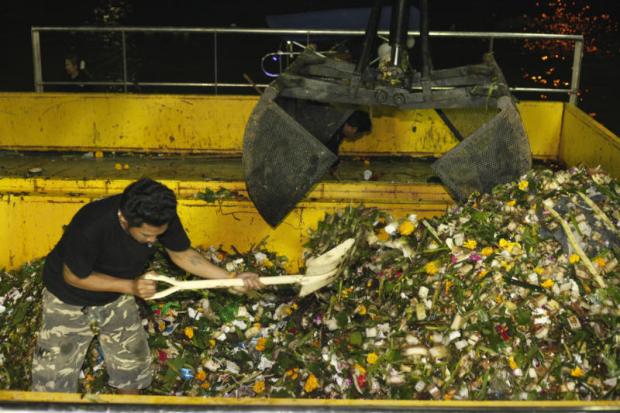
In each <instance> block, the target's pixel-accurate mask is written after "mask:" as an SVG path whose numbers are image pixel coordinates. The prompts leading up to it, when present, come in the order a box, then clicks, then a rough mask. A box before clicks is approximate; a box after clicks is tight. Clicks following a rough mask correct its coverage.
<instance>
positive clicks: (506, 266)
mask: <svg viewBox="0 0 620 413" xmlns="http://www.w3.org/2000/svg"><path fill="white" fill-rule="evenodd" d="M499 265H501V266H502V268H503V269H505V270H506V271H507V272H508V271H510V270H512V267H514V266H515V264H514V263H509V262H506V261H500V263H499Z"/></svg>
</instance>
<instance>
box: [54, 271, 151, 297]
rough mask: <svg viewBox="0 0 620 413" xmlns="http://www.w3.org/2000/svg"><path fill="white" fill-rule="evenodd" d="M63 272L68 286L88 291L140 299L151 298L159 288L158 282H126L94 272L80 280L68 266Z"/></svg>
mask: <svg viewBox="0 0 620 413" xmlns="http://www.w3.org/2000/svg"><path fill="white" fill-rule="evenodd" d="M62 272H63V278H64V280H65V282H66V283H67V284H69V285H71V286H73V287H76V288H81V289H82V290H88V291H99V292H111V293H121V294H132V295H135V296H138V297H140V298H149V297H150V296H152V295H153V294H155V291H156V287H157V282H155V281H152V280H144V279H141V278H138V279H135V280H126V279H123V278H117V277H113V276H111V275H107V274H102V273H99V272H92V273H91V274H90V275H89V276H88V277H86V278H80V277H78V276H77V275H75V274H74V273H73V272H72V271H71V270H70V269H69V267H67V266H66V265H63V271H62Z"/></svg>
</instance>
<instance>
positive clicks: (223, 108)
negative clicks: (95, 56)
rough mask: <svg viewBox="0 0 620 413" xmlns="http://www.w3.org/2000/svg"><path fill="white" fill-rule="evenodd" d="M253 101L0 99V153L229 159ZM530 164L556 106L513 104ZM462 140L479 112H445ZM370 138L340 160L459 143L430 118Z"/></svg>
mask: <svg viewBox="0 0 620 413" xmlns="http://www.w3.org/2000/svg"><path fill="white" fill-rule="evenodd" d="M256 102H257V97H254V96H208V95H205V96H200V95H199V96H196V95H191V96H190V95H134V94H131V95H126V94H54V93H45V94H37V93H0V149H28V150H76V151H95V150H103V151H129V152H131V151H141V152H142V151H150V152H182V153H224V154H226V153H228V154H230V153H234V154H239V153H240V152H241V151H242V147H243V133H244V129H245V124H246V122H247V120H248V118H249V116H250V114H251V111H252V109H253V108H254V106H255V104H256ZM519 109H520V111H521V114H522V117H523V120H524V124H525V128H526V131H527V132H528V135H529V137H530V141H531V146H532V152H533V154H534V156H536V157H540V158H546V159H553V158H555V157H556V156H557V148H558V142H559V133H560V129H561V120H562V104H561V103H554V102H522V103H520V104H519ZM445 112H446V115H447V116H448V118H450V119H451V121H452V123H454V124H455V126H456V128H457V130H459V132H460V133H461V134H462V135H463V136H464V137H467V136H468V135H469V134H470V133H472V132H473V131H474V130H475V129H476V128H477V127H479V126H480V125H481V124H482V122H483V119H485V118H487V117H488V113H489V111H487V110H485V109H476V110H471V109H470V110H466V109H460V110H458V109H450V110H446V111H445ZM372 121H373V131H372V133H371V134H370V135H368V136H365V137H363V138H362V139H360V140H358V141H357V142H346V143H344V144H343V146H342V153H343V154H364V155H369V154H370V155H395V154H396V155H406V156H438V155H441V154H442V153H445V152H446V151H448V150H450V149H451V148H452V147H454V146H455V145H457V144H458V140H457V139H456V137H455V136H454V134H453V133H452V132H451V131H450V129H449V128H448V126H446V124H445V123H444V121H443V120H442V119H441V118H440V117H439V116H438V115H437V113H436V112H435V111H434V110H402V111H397V110H394V109H389V108H374V109H373V110H372Z"/></svg>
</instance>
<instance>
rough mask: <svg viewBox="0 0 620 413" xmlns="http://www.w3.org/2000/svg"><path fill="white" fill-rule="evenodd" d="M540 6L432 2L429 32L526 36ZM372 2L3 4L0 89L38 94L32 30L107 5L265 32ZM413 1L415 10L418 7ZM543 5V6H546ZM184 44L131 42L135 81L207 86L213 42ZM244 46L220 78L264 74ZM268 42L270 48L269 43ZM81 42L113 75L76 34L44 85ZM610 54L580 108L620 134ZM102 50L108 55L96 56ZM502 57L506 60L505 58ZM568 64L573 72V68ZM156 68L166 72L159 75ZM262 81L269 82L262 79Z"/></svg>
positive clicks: (230, 47) (96, 16)
mask: <svg viewBox="0 0 620 413" xmlns="http://www.w3.org/2000/svg"><path fill="white" fill-rule="evenodd" d="M560 1H565V2H577V3H582V4H590V5H591V7H592V8H593V10H594V13H591V14H600V13H602V12H607V13H609V14H610V15H611V18H612V19H615V21H616V22H617V21H618V17H619V16H620V12H619V11H620V1H618V0H596V1H590V2H586V1H585V0H560ZM535 2H536V0H503V1H497V0H471V1H456V0H431V1H430V25H431V30H457V31H464V30H472V31H523V27H524V24H525V23H526V20H527V19H524V17H523V16H524V15H529V16H533V15H535V14H536V12H537V10H536V9H535V7H534V4H535ZM373 3H374V1H372V0H359V1H343V0H332V1H310V0H289V1H239V0H229V1H220V0H210V1H209V0H201V1H199V0H184V1H182V0H136V1H129V0H71V1H66V0H65V1H63V0H58V1H49V0H24V1H19V2H18V1H11V2H2V4H1V5H0V19H1V20H0V21H1V22H2V24H1V25H0V47H1V48H2V50H3V55H4V64H3V65H0V90H2V91H31V90H33V69H32V50H31V41H30V27H31V26H37V25H45V26H60V25H64V26H77V25H100V24H101V20H102V18H101V11H102V10H108V11H109V10H110V6H115V5H120V6H121V8H124V9H125V10H126V13H124V15H122V16H121V17H119V18H118V19H117V21H118V22H119V24H120V25H125V26H186V27H190V26H191V27H229V26H231V25H236V26H237V27H266V21H265V16H266V15H269V14H286V13H300V12H304V11H315V10H326V9H332V8H346V7H364V6H370V5H372V4H373ZM388 3H389V2H388ZM413 3H414V4H415V1H414V2H413ZM542 3H545V2H544V1H542ZM127 6H129V7H127ZM121 14H122V13H121ZM538 31H540V32H550V31H549V30H547V29H545V28H540V29H539V30H538ZM617 34H618V33H617V31H616V32H615V36H616V37H620V36H617ZM605 36H607V38H609V37H610V35H609V33H606V34H605ZM603 37H604V36H603ZM611 37H613V35H612V36H611ZM177 40H178V39H177ZM181 40H182V41H180V43H179V42H176V43H175V42H172V41H170V39H159V38H157V39H152V38H146V37H142V38H140V37H137V38H134V39H132V44H130V49H129V51H130V52H132V51H134V50H140V53H142V54H141V55H140V58H139V59H138V58H136V61H135V62H130V64H134V67H133V68H134V69H135V73H136V74H135V76H136V77H139V79H138V80H144V79H147V80H152V81H157V80H160V81H182V80H189V81H204V80H205V79H197V78H196V76H198V77H201V76H202V75H205V74H206V73H208V71H209V70H211V65H210V64H209V63H208V60H209V59H208V58H207V57H204V59H203V60H204V63H205V65H208V68H207V69H203V68H200V67H199V66H200V64H201V62H202V60H201V58H200V55H201V54H202V55H205V56H209V58H210V56H211V54H210V53H211V52H210V51H209V47H210V43H211V42H210V40H208V41H206V42H205V39H204V38H200V39H199V38H195V37H192V38H190V39H187V38H185V39H181ZM240 40H241V39H236V38H234V37H231V38H229V39H228V40H227V41H226V42H225V43H223V45H222V50H221V55H222V56H221V58H222V59H228V60H229V62H230V63H229V64H230V65H236V67H232V66H230V67H228V68H227V67H226V66H225V65H223V67H222V68H221V69H220V73H223V74H222V76H226V75H229V76H231V77H232V78H234V79H231V80H232V81H237V82H239V81H243V80H242V79H239V77H240V75H239V74H238V73H235V74H234V75H233V74H232V72H233V71H237V72H239V71H241V72H242V73H243V72H247V73H250V74H251V75H252V76H253V77H254V76H256V77H260V76H261V73H260V69H257V67H258V60H259V58H260V56H261V55H262V54H263V53H264V52H263V51H261V52H260V53H259V52H256V53H259V54H257V55H256V56H252V55H251V52H250V53H246V52H245V51H238V49H239V47H240ZM250 41H252V40H250ZM253 41H255V42H257V43H256V46H255V47H254V48H256V49H257V50H258V49H260V48H261V47H266V48H267V51H272V50H274V49H275V48H277V46H278V45H277V43H274V44H273V45H271V44H270V43H266V40H265V39H258V38H256V39H254V40H253ZM269 41H270V42H272V43H273V41H272V40H269ZM602 41H603V40H602ZM80 42H81V43H82V44H81V45H78V46H77V49H78V51H80V52H81V53H82V54H83V55H86V58H87V61H89V64H90V68H91V69H92V71H94V72H97V69H99V71H100V72H101V71H103V70H104V69H105V70H108V69H107V68H108V66H109V65H112V64H117V62H114V61H115V60H118V59H116V57H117V56H116V55H115V56H112V58H109V54H110V53H112V52H111V49H110V48H108V49H106V48H105V47H103V49H102V48H101V47H100V45H98V44H97V45H96V46H93V44H94V43H93V42H89V41H88V40H84V39H83V38H77V37H75V36H74V37H66V36H65V37H64V38H60V37H57V38H55V39H54V38H53V36H50V37H49V38H48V39H47V40H46V42H44V43H43V61H44V78H45V79H46V80H54V78H56V79H57V80H61V79H59V78H58V77H59V76H62V54H63V53H64V52H65V51H66V49H67V48H70V49H74V46H75V44H74V43H80ZM248 42H249V40H248V38H245V39H243V44H245V45H247V44H248ZM496 45H497V48H498V49H499V48H500V47H501V44H500V43H496ZM108 46H109V45H108ZM251 46H252V45H251ZM431 46H432V52H433V62H434V63H437V62H439V65H441V63H442V60H443V59H445V58H447V57H449V56H454V55H458V54H471V55H472V56H471V59H473V61H469V62H466V63H474V61H475V60H477V59H479V55H478V53H479V52H480V51H484V50H482V49H481V47H482V46H481V45H479V46H478V47H477V48H476V47H474V48H473V49H471V51H468V49H463V48H462V47H461V44H460V43H454V44H448V45H439V44H435V43H432V44H431ZM611 48H612V51H613V52H614V53H612V55H615V57H607V56H588V55H586V56H585V58H584V66H583V81H582V85H583V89H584V90H586V89H587V92H586V95H584V101H583V102H582V105H581V106H582V108H584V110H586V111H587V112H590V113H592V112H596V113H597V116H598V117H599V119H600V120H601V121H603V123H605V124H607V126H609V127H610V128H611V129H612V130H614V131H615V132H616V133H618V132H620V124H618V122H619V121H618V120H617V119H616V118H617V116H615V113H616V112H617V109H616V108H617V106H618V105H617V104H614V106H615V107H614V108H610V107H609V102H616V101H617V96H618V95H619V93H618V92H619V91H620V90H619V86H618V83H619V82H617V75H616V73H617V71H618V70H620V64H619V58H618V55H620V50H618V41H617V40H616V41H615V43H614V44H613V45H612V46H611ZM498 49H496V58H497V59H498V62H499V63H500V66H502V67H503V68H504V70H505V71H506V72H507V73H506V76H507V78H508V79H509V82H510V83H513V84H515V83H517V82H520V83H521V85H524V84H523V82H522V77H523V76H522V72H523V69H522V68H519V69H516V68H517V67H520V66H523V65H524V64H521V63H522V62H520V60H522V56H521V57H520V56H518V55H517V54H514V53H513V54H510V53H509V51H507V50H503V51H500V50H498ZM504 49H510V46H508V47H506V46H505V47H504ZM63 50H64V51H63ZM101 50H104V52H101V53H98V51H99V52H100V51H101ZM97 53H98V55H97ZM136 53H138V52H136ZM502 53H505V54H504V55H502ZM196 55H198V57H196ZM138 60H139V61H140V62H138ZM144 60H149V64H148V65H140V64H141V62H142V61H144ZM136 62H138V63H136ZM458 63H459V64H462V63H460V62H458ZM565 66H567V67H568V70H570V64H567V65H565ZM154 68H158V69H161V70H159V71H158V70H156V69H154ZM147 69H149V70H147ZM511 70H512V72H511ZM519 70H520V71H521V72H519ZM201 71H202V72H201ZM93 77H95V76H93ZM513 79H514V80H513ZM95 80H97V79H95ZM257 81H264V80H263V79H257ZM526 86H534V85H526ZM523 98H526V97H523ZM608 114H609V115H608Z"/></svg>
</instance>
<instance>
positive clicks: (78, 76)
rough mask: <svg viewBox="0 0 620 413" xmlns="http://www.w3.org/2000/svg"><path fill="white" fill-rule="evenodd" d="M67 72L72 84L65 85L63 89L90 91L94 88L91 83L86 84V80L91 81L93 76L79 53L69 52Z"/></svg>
mask: <svg viewBox="0 0 620 413" xmlns="http://www.w3.org/2000/svg"><path fill="white" fill-rule="evenodd" d="M65 73H66V75H67V77H66V80H68V81H70V82H72V84H69V85H63V86H62V87H61V90H62V91H65V92H89V91H91V90H92V87H91V85H87V84H84V82H90V81H91V78H90V74H89V73H88V71H87V70H86V67H85V63H84V61H83V60H81V59H80V58H79V56H78V55H77V54H69V55H67V56H66V57H65Z"/></svg>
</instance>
